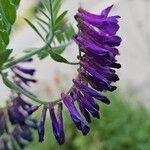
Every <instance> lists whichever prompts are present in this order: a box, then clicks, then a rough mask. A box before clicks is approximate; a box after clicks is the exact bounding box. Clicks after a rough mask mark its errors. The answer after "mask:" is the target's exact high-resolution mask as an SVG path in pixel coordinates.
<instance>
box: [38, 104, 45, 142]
mask: <svg viewBox="0 0 150 150" xmlns="http://www.w3.org/2000/svg"><path fill="white" fill-rule="evenodd" d="M46 112H47V107H46V106H43V110H42V114H41V119H40V121H39V124H38V135H39V142H41V143H42V142H43V141H44V134H45V128H44V126H45V119H46Z"/></svg>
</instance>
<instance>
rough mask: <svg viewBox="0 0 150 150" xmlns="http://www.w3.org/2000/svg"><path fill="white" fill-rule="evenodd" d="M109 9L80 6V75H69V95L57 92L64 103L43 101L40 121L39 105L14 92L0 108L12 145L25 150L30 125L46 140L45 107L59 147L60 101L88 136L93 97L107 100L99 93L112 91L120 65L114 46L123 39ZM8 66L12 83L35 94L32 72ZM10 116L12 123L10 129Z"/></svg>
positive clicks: (2, 141)
mask: <svg viewBox="0 0 150 150" xmlns="http://www.w3.org/2000/svg"><path fill="white" fill-rule="evenodd" d="M112 7H113V6H110V7H108V8H106V9H104V10H103V11H102V13H101V14H100V15H95V14H92V13H90V12H88V11H86V10H84V9H82V8H80V9H79V10H78V13H77V14H76V15H75V19H76V21H77V23H78V25H77V26H78V29H79V32H78V34H76V35H75V36H74V40H75V41H76V43H77V44H78V46H79V56H78V59H79V68H78V77H77V78H76V79H73V87H72V88H71V89H70V90H69V92H68V93H67V94H65V93H61V99H62V102H63V103H62V102H60V101H61V100H58V101H55V102H54V101H53V102H49V104H47V103H46V104H47V105H46V104H45V103H43V109H42V113H41V117H40V120H39V122H38V124H37V123H36V121H35V120H34V119H33V118H32V116H31V115H32V114H33V113H34V112H35V111H36V110H38V108H39V107H40V106H41V105H39V106H37V105H32V104H31V103H29V102H27V101H25V100H24V99H23V96H22V95H21V94H20V93H16V91H13V90H12V95H11V97H10V98H11V101H10V102H8V103H7V109H0V135H3V134H4V133H7V134H8V135H10V139H11V145H12V147H13V148H14V149H15V147H16V146H15V143H17V144H18V145H19V146H20V149H23V148H24V147H25V145H26V144H25V143H24V141H29V142H30V141H32V140H33V137H32V132H31V129H37V131H38V135H39V142H43V141H44V133H45V121H46V115H47V111H48V110H49V116H50V118H51V125H52V129H53V134H54V136H55V138H56V140H57V142H58V143H59V144H60V145H62V144H64V142H65V134H64V126H63V115H62V111H63V104H64V105H65V106H66V108H67V110H68V111H69V113H70V116H71V118H72V120H73V122H74V123H75V125H76V127H77V128H78V129H79V130H80V131H81V132H82V134H83V135H87V134H88V133H89V131H90V128H89V125H88V124H89V123H91V122H92V119H91V117H94V118H97V119H99V118H100V112H99V110H100V108H99V105H98V104H97V103H96V100H99V101H102V102H103V103H105V104H109V103H110V101H109V99H108V98H107V97H106V96H104V95H103V94H102V92H106V91H110V92H112V91H114V90H116V88H117V87H116V86H114V83H115V82H116V81H118V80H119V77H118V75H117V74H116V70H115V69H119V68H120V67H121V65H120V64H119V63H118V62H117V59H116V56H117V55H119V50H118V49H117V47H118V46H119V45H120V43H121V38H120V37H119V36H118V35H116V34H117V31H118V30H119V25H118V19H119V18H120V16H109V13H110V11H111V9H112ZM31 61H32V59H31V58H29V59H27V60H25V61H24V62H23V63H29V62H31ZM11 70H12V72H13V74H14V76H13V81H14V83H16V85H18V86H19V87H20V88H22V89H23V90H24V91H26V92H28V93H29V94H30V95H32V96H33V97H35V96H34V95H33V94H32V93H31V92H30V91H29V90H27V88H28V87H29V85H30V83H36V80H35V79H34V78H33V75H34V72H35V70H34V69H27V68H24V67H22V66H20V65H16V66H14V67H12V68H11ZM41 103H42V102H41ZM56 111H57V113H56ZM83 117H84V118H85V119H84V118H83ZM8 120H9V122H11V124H12V125H13V130H9V129H8ZM8 146H9V145H8V139H7V138H5V136H4V137H3V136H2V137H1V138H0V148H1V149H9V148H8Z"/></svg>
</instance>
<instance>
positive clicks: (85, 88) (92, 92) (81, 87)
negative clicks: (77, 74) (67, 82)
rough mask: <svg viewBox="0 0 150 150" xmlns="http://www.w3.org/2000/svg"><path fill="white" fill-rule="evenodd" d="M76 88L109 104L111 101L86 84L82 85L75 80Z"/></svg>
mask: <svg viewBox="0 0 150 150" xmlns="http://www.w3.org/2000/svg"><path fill="white" fill-rule="evenodd" d="M73 82H74V84H75V86H76V87H77V88H79V90H81V91H84V92H85V93H87V94H89V95H90V96H92V97H94V98H96V99H98V100H100V101H102V102H104V103H106V104H109V103H110V101H109V100H108V98H107V97H106V96H103V95H101V94H100V93H98V92H96V91H95V90H93V89H92V88H89V87H88V86H87V85H86V84H84V83H82V82H81V81H80V80H73Z"/></svg>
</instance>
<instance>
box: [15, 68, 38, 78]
mask: <svg viewBox="0 0 150 150" xmlns="http://www.w3.org/2000/svg"><path fill="white" fill-rule="evenodd" d="M14 69H15V70H18V71H20V72H22V73H24V74H29V75H31V76H33V75H34V73H35V69H27V68H23V67H20V66H15V67H14Z"/></svg>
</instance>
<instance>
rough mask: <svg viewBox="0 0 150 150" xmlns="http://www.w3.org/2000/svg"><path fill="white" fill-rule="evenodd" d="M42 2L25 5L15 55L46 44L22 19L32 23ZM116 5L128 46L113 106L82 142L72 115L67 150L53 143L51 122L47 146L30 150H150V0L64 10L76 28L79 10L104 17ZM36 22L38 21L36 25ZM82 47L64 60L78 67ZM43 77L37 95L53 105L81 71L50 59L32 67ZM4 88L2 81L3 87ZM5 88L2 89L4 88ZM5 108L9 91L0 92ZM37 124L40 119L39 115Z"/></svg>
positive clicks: (103, 1) (107, 1) (114, 0)
mask: <svg viewBox="0 0 150 150" xmlns="http://www.w3.org/2000/svg"><path fill="white" fill-rule="evenodd" d="M37 4H38V0H22V1H21V4H20V7H19V10H18V19H17V22H16V24H15V27H14V29H13V31H12V36H11V42H10V45H9V47H10V48H13V49H15V53H14V55H16V56H18V55H19V54H20V53H21V51H23V50H25V49H27V48H31V47H39V46H42V45H43V43H42V41H41V39H40V38H39V37H38V36H37V35H36V33H35V32H34V31H33V30H32V29H31V28H30V27H29V26H28V25H27V24H26V23H25V21H24V19H23V18H29V19H32V15H33V9H34V8H35V7H36V6H37ZM112 4H114V8H113V11H112V14H119V15H120V16H121V20H120V26H121V28H120V31H119V32H118V34H119V35H120V36H121V37H122V39H123V42H122V45H121V46H120V53H121V55H120V56H119V57H118V60H119V61H120V62H121V64H122V68H121V69H120V70H119V71H118V73H119V76H120V81H119V82H118V83H117V86H118V90H117V91H116V92H115V93H113V94H111V95H109V96H110V99H111V101H112V103H111V105H110V106H104V105H101V119H100V120H95V121H94V123H92V124H91V132H90V134H89V135H88V136H86V137H83V136H82V135H81V134H80V133H79V132H78V131H77V130H76V129H75V127H74V125H73V123H72V121H70V118H69V116H68V114H66V115H64V116H65V117H64V118H65V129H66V144H65V145H64V146H62V147H59V146H58V145H57V143H56V141H55V140H54V137H53V135H52V130H51V127H50V123H49V122H50V121H49V119H47V128H46V134H47V135H46V140H45V142H44V143H43V144H39V143H38V142H37V137H36V136H37V134H36V133H34V134H35V142H34V143H33V144H31V145H29V147H28V148H27V149H28V150H32V149H36V150H41V149H42V148H43V149H44V150H50V149H56V150H57V149H65V150H69V149H75V150H84V149H88V150H101V149H102V150H103V149H104V150H105V149H106V150H124V149H129V150H130V149H131V150H134V149H135V150H149V149H150V138H149V135H150V114H149V108H150V69H149V65H150V20H149V18H150V10H149V7H150V0H94V1H93V0H73V1H70V0H64V3H63V7H62V9H63V10H66V9H67V10H69V13H68V20H69V22H70V23H71V24H73V25H75V20H74V15H75V14H76V12H77V9H78V7H79V6H82V7H83V8H85V9H87V10H89V11H91V12H94V13H100V11H101V10H102V9H104V8H105V7H106V6H109V5H112ZM33 22H34V20H33ZM77 52H78V51H77V47H76V45H75V44H74V43H73V44H71V45H70V46H69V47H68V48H67V50H66V51H65V53H63V55H64V56H65V57H66V58H68V59H70V60H71V61H76V57H75V56H76V54H77ZM32 65H33V66H34V67H35V68H36V69H37V70H38V71H37V73H36V78H37V79H38V83H37V85H36V86H35V87H33V92H34V93H36V94H37V95H38V96H39V97H41V98H44V99H48V100H53V98H57V97H59V95H60V92H61V91H66V90H67V89H68V88H69V87H70V86H71V79H72V78H73V77H75V76H76V68H75V67H74V66H73V67H72V66H68V65H65V64H61V65H60V64H59V63H57V62H54V61H52V60H51V59H50V58H47V59H45V60H42V61H40V60H38V59H37V58H35V61H34V63H33V64H32ZM0 82H1V81H0ZM1 85H2V84H1ZM0 91H3V92H1V93H0V96H1V97H3V99H2V100H1V103H3V102H4V101H5V99H7V98H8V95H9V90H8V89H7V88H6V87H3V86H1V87H0ZM36 115H37V118H38V116H39V114H36Z"/></svg>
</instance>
